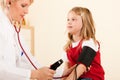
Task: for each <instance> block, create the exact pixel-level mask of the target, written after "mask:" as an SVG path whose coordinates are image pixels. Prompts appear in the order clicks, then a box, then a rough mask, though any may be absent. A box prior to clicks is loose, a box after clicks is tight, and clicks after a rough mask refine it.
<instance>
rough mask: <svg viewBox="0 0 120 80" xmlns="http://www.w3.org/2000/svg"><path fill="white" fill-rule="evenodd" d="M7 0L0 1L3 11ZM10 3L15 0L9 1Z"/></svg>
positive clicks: (31, 0) (31, 1)
mask: <svg viewBox="0 0 120 80" xmlns="http://www.w3.org/2000/svg"><path fill="white" fill-rule="evenodd" d="M6 1H7V0H0V6H1V7H2V8H3V9H4V8H6V6H7V3H6ZM11 1H12V2H14V1H17V0H11ZM30 3H33V0H30Z"/></svg>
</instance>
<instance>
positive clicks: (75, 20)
mask: <svg viewBox="0 0 120 80" xmlns="http://www.w3.org/2000/svg"><path fill="white" fill-rule="evenodd" d="M81 28H82V18H81V16H79V15H77V14H76V13H75V12H73V11H71V12H69V13H68V17H67V30H68V33H71V34H73V35H77V34H78V35H79V34H80V30H81Z"/></svg>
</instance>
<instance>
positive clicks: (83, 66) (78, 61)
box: [63, 7, 104, 80]
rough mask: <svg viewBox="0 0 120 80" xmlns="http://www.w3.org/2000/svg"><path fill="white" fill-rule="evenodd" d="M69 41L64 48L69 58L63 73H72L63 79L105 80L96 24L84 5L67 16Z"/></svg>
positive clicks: (72, 10) (75, 8)
mask: <svg viewBox="0 0 120 80" xmlns="http://www.w3.org/2000/svg"><path fill="white" fill-rule="evenodd" d="M67 30H68V38H69V40H68V42H67V43H66V45H65V47H64V50H65V52H66V56H67V59H68V60H66V61H65V69H64V72H63V74H67V73H66V72H68V70H69V69H70V68H71V67H72V66H75V67H74V68H73V70H72V71H71V73H70V74H69V75H68V76H67V77H65V78H63V80H104V70H103V68H102V66H101V60H100V45H99V42H98V41H97V40H96V38H95V26H94V21H93V18H92V14H91V12H90V11H89V10H88V9H87V8H84V7H74V8H73V9H71V10H70V11H69V13H68V17H67Z"/></svg>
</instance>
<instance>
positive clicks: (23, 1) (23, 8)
mask: <svg viewBox="0 0 120 80" xmlns="http://www.w3.org/2000/svg"><path fill="white" fill-rule="evenodd" d="M29 6H30V0H17V1H14V2H11V4H10V7H9V13H10V14H9V16H10V18H12V19H13V20H15V21H18V22H19V21H21V19H23V18H24V16H25V14H27V13H28V7H29Z"/></svg>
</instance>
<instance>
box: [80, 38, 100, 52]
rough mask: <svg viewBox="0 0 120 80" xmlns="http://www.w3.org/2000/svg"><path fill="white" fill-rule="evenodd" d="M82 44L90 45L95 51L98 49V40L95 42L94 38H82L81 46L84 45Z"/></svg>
mask: <svg viewBox="0 0 120 80" xmlns="http://www.w3.org/2000/svg"><path fill="white" fill-rule="evenodd" d="M84 46H88V47H91V48H92V49H94V50H95V51H98V49H99V42H98V41H96V42H95V41H94V39H92V38H90V39H89V40H83V42H82V47H84Z"/></svg>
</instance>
